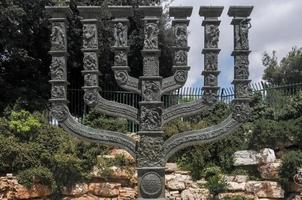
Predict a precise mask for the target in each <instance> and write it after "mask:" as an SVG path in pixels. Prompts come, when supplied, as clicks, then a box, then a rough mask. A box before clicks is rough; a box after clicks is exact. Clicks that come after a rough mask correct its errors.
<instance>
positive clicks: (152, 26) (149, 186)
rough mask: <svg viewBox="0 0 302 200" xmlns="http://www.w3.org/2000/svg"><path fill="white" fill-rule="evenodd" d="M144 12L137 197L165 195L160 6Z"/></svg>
mask: <svg viewBox="0 0 302 200" xmlns="http://www.w3.org/2000/svg"><path fill="white" fill-rule="evenodd" d="M139 11H140V12H142V14H143V15H144V19H143V21H144V48H143V50H142V55H143V57H144V60H143V76H142V77H140V84H141V94H142V101H141V102H140V112H139V118H140V126H139V129H140V131H139V132H138V134H139V135H140V141H139V144H138V149H137V166H138V168H137V169H138V184H139V191H138V199H150V198H154V199H164V198H165V159H164V149H163V147H164V140H163V132H162V130H161V126H162V120H161V119H162V112H163V102H162V101H161V85H162V77H160V76H159V56H160V50H159V47H158V34H159V17H160V16H161V14H162V8H161V7H140V9H139Z"/></svg>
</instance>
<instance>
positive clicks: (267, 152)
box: [258, 148, 276, 164]
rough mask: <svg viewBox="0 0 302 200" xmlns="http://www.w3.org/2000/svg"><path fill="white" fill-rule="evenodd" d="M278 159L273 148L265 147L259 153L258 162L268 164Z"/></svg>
mask: <svg viewBox="0 0 302 200" xmlns="http://www.w3.org/2000/svg"><path fill="white" fill-rule="evenodd" d="M275 161H276V155H275V151H274V150H273V149H269V148H265V149H262V150H260V152H259V154H258V163H259V164H267V163H273V162H275Z"/></svg>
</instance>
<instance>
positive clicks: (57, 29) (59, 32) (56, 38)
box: [50, 23, 66, 50]
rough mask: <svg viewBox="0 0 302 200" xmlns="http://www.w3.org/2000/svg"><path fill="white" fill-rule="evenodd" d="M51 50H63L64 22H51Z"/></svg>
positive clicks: (64, 45)
mask: <svg viewBox="0 0 302 200" xmlns="http://www.w3.org/2000/svg"><path fill="white" fill-rule="evenodd" d="M50 37H51V45H52V50H65V48H66V42H65V40H66V38H65V26H64V23H53V25H52V30H51V36H50Z"/></svg>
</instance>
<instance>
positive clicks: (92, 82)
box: [84, 74, 98, 86]
mask: <svg viewBox="0 0 302 200" xmlns="http://www.w3.org/2000/svg"><path fill="white" fill-rule="evenodd" d="M84 84H85V86H98V77H97V75H96V74H85V75H84Z"/></svg>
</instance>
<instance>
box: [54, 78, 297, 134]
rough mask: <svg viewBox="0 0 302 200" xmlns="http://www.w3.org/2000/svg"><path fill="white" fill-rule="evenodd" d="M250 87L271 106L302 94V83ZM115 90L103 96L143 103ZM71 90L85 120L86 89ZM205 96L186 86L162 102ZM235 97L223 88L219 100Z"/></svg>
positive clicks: (74, 110)
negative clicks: (84, 99) (84, 96)
mask: <svg viewBox="0 0 302 200" xmlns="http://www.w3.org/2000/svg"><path fill="white" fill-rule="evenodd" d="M250 87H251V89H252V91H253V92H254V93H256V92H258V93H261V96H262V98H263V101H264V102H265V103H266V104H267V105H269V106H271V107H278V106H280V105H281V106H282V104H283V105H284V103H286V99H287V98H288V97H289V96H293V95H295V94H297V93H299V92H302V83H294V84H286V85H272V84H267V83H265V82H259V83H251V84H250ZM111 89H113V88H111ZM114 89H117V88H114ZM114 89H113V90H104V91H101V95H102V97H104V98H105V99H108V100H111V101H116V102H119V103H123V104H127V105H131V106H133V107H136V108H138V107H139V102H140V101H141V100H142V99H141V96H139V95H137V94H134V93H131V92H127V91H121V90H114ZM68 91H69V92H68V99H69V100H70V104H69V108H70V111H71V113H72V114H73V115H74V116H75V117H76V119H78V120H79V121H81V120H82V119H83V117H84V116H85V115H86V114H87V113H88V107H87V106H86V105H85V103H84V101H83V95H84V92H83V90H82V89H69V90H68ZM202 95H203V91H202V88H199V87H183V88H181V89H178V90H176V91H174V92H171V93H170V94H168V95H164V96H163V98H162V101H163V102H164V106H165V107H166V108H167V107H170V106H172V105H176V104H179V103H185V102H190V101H194V100H197V99H199V98H201V97H202ZM234 98H235V92H234V88H233V87H231V88H222V89H220V91H219V101H221V102H224V103H226V104H230V103H231V102H232V100H233V99H234ZM50 121H51V123H52V124H56V122H55V121H54V120H53V119H51V120H50ZM128 130H129V132H137V131H138V127H137V125H136V124H135V123H132V122H128Z"/></svg>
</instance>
